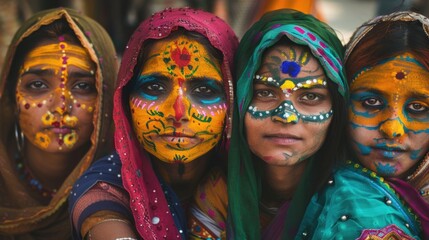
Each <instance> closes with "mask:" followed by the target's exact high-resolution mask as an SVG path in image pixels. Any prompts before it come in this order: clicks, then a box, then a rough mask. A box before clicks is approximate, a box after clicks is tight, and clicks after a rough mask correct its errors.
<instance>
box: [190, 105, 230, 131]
mask: <svg viewBox="0 0 429 240" xmlns="http://www.w3.org/2000/svg"><path fill="white" fill-rule="evenodd" d="M226 111H227V108H226V105H225V103H220V104H218V105H211V106H198V105H195V104H193V105H192V106H191V109H190V114H189V118H190V121H191V122H190V127H191V128H200V129H201V130H208V131H209V132H210V133H220V132H222V130H223V128H224V124H225V118H226Z"/></svg>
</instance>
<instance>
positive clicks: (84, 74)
mask: <svg viewBox="0 0 429 240" xmlns="http://www.w3.org/2000/svg"><path fill="white" fill-rule="evenodd" d="M85 77H91V78H92V77H94V74H91V72H88V71H72V72H71V73H70V74H69V75H68V78H85Z"/></svg>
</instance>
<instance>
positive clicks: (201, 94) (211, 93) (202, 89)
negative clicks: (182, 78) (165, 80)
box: [191, 82, 224, 104]
mask: <svg viewBox="0 0 429 240" xmlns="http://www.w3.org/2000/svg"><path fill="white" fill-rule="evenodd" d="M191 89H192V90H191V95H192V97H193V98H194V99H197V100H198V101H200V102H201V103H203V104H215V103H219V102H220V101H222V99H223V98H224V94H223V89H222V88H221V87H220V86H218V85H217V84H214V83H211V82H207V83H199V84H197V85H195V86H194V87H192V88H191Z"/></svg>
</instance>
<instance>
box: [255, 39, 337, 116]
mask: <svg viewBox="0 0 429 240" xmlns="http://www.w3.org/2000/svg"><path fill="white" fill-rule="evenodd" d="M310 56H311V54H310V53H309V52H308V51H302V52H300V53H299V54H297V52H296V50H295V48H294V47H290V48H289V49H288V51H280V50H279V51H277V52H276V54H272V55H270V57H269V59H267V60H268V61H267V62H266V63H264V64H263V66H262V67H265V68H266V69H267V74H268V76H266V75H258V74H257V75H256V76H255V78H254V83H255V84H265V85H267V86H270V87H272V88H280V89H281V91H282V92H283V93H284V95H285V97H286V98H287V99H288V98H290V97H291V95H292V94H293V93H294V92H296V91H298V90H299V89H303V90H305V89H312V88H326V81H325V80H324V79H323V78H321V76H314V77H312V76H311V75H312V73H314V72H316V71H318V70H320V67H319V66H316V67H315V68H314V69H308V68H302V66H307V64H308V63H309V61H310ZM284 59H286V60H284ZM302 70H303V72H305V73H308V74H309V75H310V76H306V77H303V78H297V75H298V74H299V73H300V72H301V71H302ZM256 94H258V92H256ZM312 97H316V96H312ZM308 110H309V108H304V107H300V106H299V105H297V106H294V103H293V101H291V100H286V101H283V102H281V103H280V104H279V105H277V106H272V105H271V106H270V105H268V104H259V106H255V105H250V106H249V109H248V112H249V113H250V114H251V115H252V116H253V117H254V118H267V117H271V118H274V119H278V120H280V121H284V122H286V123H289V122H290V123H297V122H298V121H299V119H302V120H303V121H305V122H323V121H326V120H328V119H329V118H330V117H331V116H332V114H333V112H332V109H327V110H326V111H325V112H322V111H320V109H317V110H316V111H315V112H312V111H308Z"/></svg>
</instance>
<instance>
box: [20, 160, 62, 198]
mask: <svg viewBox="0 0 429 240" xmlns="http://www.w3.org/2000/svg"><path fill="white" fill-rule="evenodd" d="M16 168H17V170H18V172H19V174H20V177H21V179H23V180H25V181H26V182H27V183H28V184H29V185H30V186H31V188H32V189H34V190H36V191H37V192H39V193H40V195H42V197H44V198H52V197H53V196H54V195H55V194H56V193H57V189H48V188H45V187H44V186H43V185H42V184H41V183H40V181H39V180H37V179H36V178H35V177H34V176H33V174H32V173H31V171H30V169H28V168H27V167H26V166H25V165H24V164H23V163H22V162H21V161H18V163H17V165H16Z"/></svg>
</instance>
